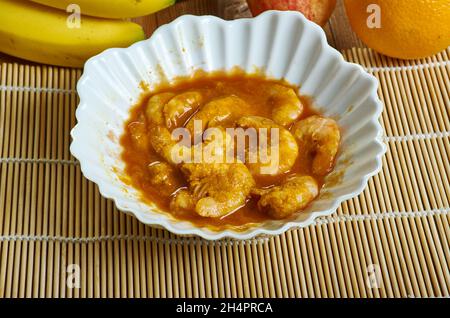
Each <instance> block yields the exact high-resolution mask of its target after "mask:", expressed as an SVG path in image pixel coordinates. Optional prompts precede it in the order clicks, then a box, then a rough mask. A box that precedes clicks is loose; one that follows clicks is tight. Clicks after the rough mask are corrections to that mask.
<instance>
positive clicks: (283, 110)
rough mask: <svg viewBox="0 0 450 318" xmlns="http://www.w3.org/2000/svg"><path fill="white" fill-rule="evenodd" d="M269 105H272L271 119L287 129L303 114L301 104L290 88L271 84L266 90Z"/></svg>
mask: <svg viewBox="0 0 450 318" xmlns="http://www.w3.org/2000/svg"><path fill="white" fill-rule="evenodd" d="M268 90H269V93H270V98H269V103H271V104H272V118H273V121H274V122H276V123H277V124H279V125H281V126H283V127H288V126H289V125H291V124H292V123H294V122H295V121H296V120H297V119H298V118H299V117H300V116H301V114H302V113H303V108H304V107H303V104H302V102H301V101H300V99H299V98H298V96H297V94H296V93H295V91H294V90H293V89H292V88H289V87H285V86H283V85H278V84H272V85H270V86H269V88H268Z"/></svg>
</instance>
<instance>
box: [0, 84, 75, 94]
mask: <svg viewBox="0 0 450 318" xmlns="http://www.w3.org/2000/svg"><path fill="white" fill-rule="evenodd" d="M0 91H5V92H23V93H50V94H58V93H62V94H72V93H76V92H77V91H76V90H75V89H63V88H52V87H31V86H11V85H0Z"/></svg>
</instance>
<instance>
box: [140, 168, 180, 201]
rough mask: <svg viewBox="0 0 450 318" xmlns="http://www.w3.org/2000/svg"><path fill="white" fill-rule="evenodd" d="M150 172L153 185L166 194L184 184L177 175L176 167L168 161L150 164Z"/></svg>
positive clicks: (168, 194)
mask: <svg viewBox="0 0 450 318" xmlns="http://www.w3.org/2000/svg"><path fill="white" fill-rule="evenodd" d="M148 173H149V176H150V183H151V185H152V186H153V187H156V188H157V189H158V191H159V192H160V193H161V194H163V195H165V196H170V195H171V194H172V193H174V192H175V191H176V190H177V189H178V188H179V187H181V186H182V180H181V179H180V178H179V176H178V175H177V173H176V170H175V168H173V167H172V166H171V165H169V164H168V163H167V162H159V161H156V162H153V163H151V164H150V165H148Z"/></svg>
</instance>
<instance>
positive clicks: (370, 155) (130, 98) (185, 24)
mask: <svg viewBox="0 0 450 318" xmlns="http://www.w3.org/2000/svg"><path fill="white" fill-rule="evenodd" d="M236 66H238V67H239V68H241V69H244V70H246V71H247V72H250V73H251V72H254V71H255V70H263V71H264V72H265V73H266V74H267V75H268V76H270V77H273V78H277V79H285V80H287V81H288V82H290V83H292V84H294V85H299V86H300V87H301V88H300V93H301V94H302V95H309V96H311V97H313V99H314V102H315V104H316V106H317V108H318V110H319V111H321V112H322V113H323V114H324V115H326V116H330V117H333V118H335V119H336V120H337V121H338V123H339V125H340V127H342V129H343V136H342V146H341V153H340V155H339V157H338V160H337V165H336V168H335V170H334V172H333V173H332V174H331V175H330V176H329V178H327V180H332V179H334V181H332V182H328V183H327V182H326V184H325V186H324V188H323V189H322V194H321V196H320V197H319V198H318V199H317V200H315V201H314V203H313V204H312V205H311V206H310V207H309V208H308V209H307V210H305V211H302V212H300V213H297V214H295V215H293V216H291V217H290V218H288V219H285V220H277V221H275V220H274V221H268V222H266V223H264V224H261V225H258V226H255V227H250V228H248V229H246V230H243V231H236V230H231V229H227V230H223V231H214V230H211V229H209V228H202V227H196V226H194V225H193V224H191V223H190V222H187V221H180V220H176V219H174V218H172V217H171V216H170V215H169V214H167V213H161V211H158V208H157V207H156V206H152V205H148V204H145V203H143V202H142V201H141V200H140V199H139V197H140V194H139V192H138V191H137V190H135V189H134V188H132V187H130V186H128V185H126V184H124V183H123V182H122V181H121V179H120V175H123V169H124V163H123V162H122V161H121V159H120V154H121V151H122V147H121V146H120V144H119V142H118V140H119V138H120V136H121V135H122V133H123V131H124V122H125V121H126V120H127V119H128V117H129V110H130V108H131V107H132V105H134V104H135V103H136V102H137V101H138V99H139V97H140V95H141V93H142V90H141V84H142V81H144V82H145V83H146V84H148V86H149V88H150V89H151V88H152V87H154V86H155V85H156V84H158V83H159V82H161V81H162V80H169V81H170V80H171V79H174V78H175V77H179V76H186V75H190V74H192V73H193V72H194V71H196V70H199V69H202V70H205V71H208V72H209V71H215V70H230V69H232V68H234V67H236ZM377 85H378V83H377V81H376V79H375V78H374V77H373V76H371V75H369V74H367V73H365V72H364V70H363V69H362V67H360V66H359V65H355V64H351V63H347V62H345V61H344V59H343V57H342V56H341V54H340V53H339V52H337V51H336V50H334V49H333V48H332V47H330V46H329V45H328V44H327V41H326V38H325V34H324V32H323V30H322V29H321V28H320V27H318V26H317V25H316V24H314V23H312V22H310V21H308V20H307V19H306V18H304V17H303V15H301V14H300V13H295V12H278V11H270V12H267V13H264V14H262V15H260V16H258V17H257V18H253V19H241V20H235V21H224V20H221V19H219V18H217V17H213V16H200V17H199V16H189V15H187V16H182V17H180V18H178V19H176V20H175V21H173V22H172V23H170V24H167V25H164V26H162V27H160V28H159V29H158V30H157V31H156V32H155V33H154V34H153V35H152V37H151V38H150V39H148V40H145V41H142V42H139V43H136V44H134V45H132V46H131V47H129V48H126V49H109V50H106V51H105V52H103V53H101V54H100V55H97V56H95V57H93V58H92V59H90V60H89V61H88V62H87V63H86V65H85V68H84V74H83V76H82V77H81V79H80V80H79V82H78V87H77V89H78V94H79V96H80V105H79V106H78V109H77V111H76V117H77V120H78V124H77V125H76V126H75V128H73V130H72V132H71V135H72V138H73V141H72V144H71V147H70V150H71V152H72V154H73V155H74V156H75V157H76V158H77V159H78V160H79V161H80V165H81V171H82V172H83V174H84V176H85V177H86V178H87V179H89V180H91V181H93V182H95V183H96V184H97V185H98V187H99V190H100V193H101V194H102V195H103V196H104V197H106V198H109V199H112V200H114V202H115V204H116V206H117V208H118V209H120V210H122V211H124V212H129V213H131V214H133V215H134V216H135V217H137V218H138V219H139V220H140V221H141V222H143V223H145V224H149V225H153V226H160V227H164V228H166V229H168V230H169V231H171V232H173V233H177V234H183V235H199V236H201V237H203V238H205V239H210V240H214V239H221V238H224V237H231V238H235V239H248V238H251V237H253V236H256V235H260V234H269V235H276V234H281V233H283V232H285V231H286V230H288V229H290V228H293V227H304V226H307V225H309V224H311V223H312V222H313V220H314V219H315V218H317V217H319V216H327V215H330V214H332V213H333V212H334V211H336V209H337V208H338V206H339V204H340V203H341V202H342V201H344V200H347V199H350V198H352V197H355V196H357V195H358V194H360V193H361V192H362V191H363V189H364V188H365V187H366V185H367V181H368V179H369V178H370V177H371V176H373V175H374V174H376V173H377V172H378V171H379V170H380V169H381V157H382V156H383V154H384V152H385V145H384V143H383V142H382V140H381V136H382V128H381V126H380V123H379V121H378V118H379V116H380V114H381V111H382V108H383V106H382V104H381V102H380V100H379V99H378V97H377ZM338 176H339V179H340V181H339V182H337V183H336V182H335V180H336V179H338Z"/></svg>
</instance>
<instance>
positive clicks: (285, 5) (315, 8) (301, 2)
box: [247, 0, 336, 26]
mask: <svg viewBox="0 0 450 318" xmlns="http://www.w3.org/2000/svg"><path fill="white" fill-rule="evenodd" d="M247 3H248V6H249V8H250V11H251V12H252V13H253V15H254V16H256V15H258V14H260V13H262V12H264V11H267V10H283V11H284V10H292V11H299V12H301V13H303V15H304V16H305V17H306V18H308V19H309V20H311V21H313V22H315V23H317V24H318V25H320V26H324V25H325V24H326V23H327V22H328V19H330V16H331V14H332V13H333V11H334V8H335V7H336V0H247Z"/></svg>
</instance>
